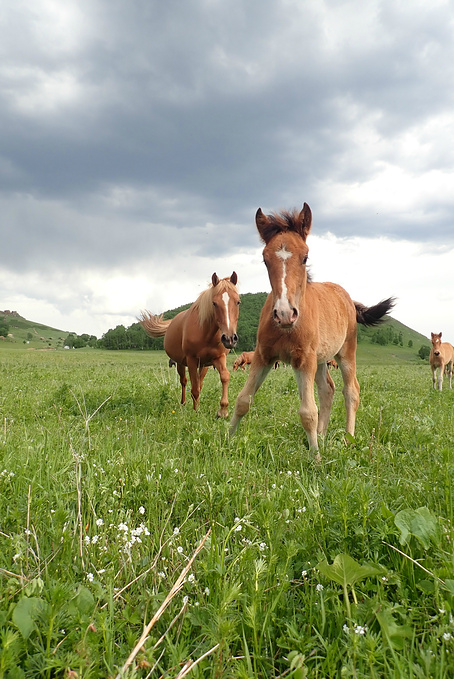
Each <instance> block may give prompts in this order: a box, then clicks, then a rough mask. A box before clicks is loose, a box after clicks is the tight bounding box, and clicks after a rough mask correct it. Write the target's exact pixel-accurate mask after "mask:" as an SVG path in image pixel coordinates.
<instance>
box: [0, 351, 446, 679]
mask: <svg viewBox="0 0 454 679" xmlns="http://www.w3.org/2000/svg"><path fill="white" fill-rule="evenodd" d="M230 362H231V361H230ZM332 374H333V378H334V379H335V381H336V385H337V387H338V390H337V393H336V396H335V402H334V407H333V413H332V418H331V423H330V427H329V431H328V435H327V437H326V440H325V441H324V442H323V443H322V449H321V452H322V463H321V464H320V465H317V464H315V462H314V459H313V456H312V455H311V454H310V453H309V451H308V449H307V445H306V438H305V435H304V432H303V430H302V428H301V424H300V422H299V418H298V414H297V410H298V398H297V389H296V384H295V380H294V377H293V373H292V371H291V370H290V369H289V368H280V369H279V370H276V371H272V373H271V374H270V376H269V377H268V379H267V380H266V382H265V383H264V385H263V386H262V388H261V389H260V391H259V392H258V394H257V396H256V399H255V402H254V404H253V407H252V408H251V411H250V413H249V415H248V416H247V417H245V418H244V419H243V421H242V422H241V425H240V428H239V431H238V434H237V436H236V437H235V438H234V439H232V440H230V441H229V440H228V438H227V429H228V423H227V422H224V421H220V420H216V419H215V413H216V411H217V408H218V403H219V399H220V383H219V378H218V375H217V373H215V372H214V371H212V370H210V371H209V372H208V374H207V377H206V380H205V384H204V388H203V391H202V396H201V401H200V409H199V411H198V412H197V413H195V412H194V411H193V410H192V407H191V404H190V403H187V404H186V406H181V405H180V404H179V400H180V387H179V384H178V380H177V374H176V372H175V369H169V368H168V367H167V360H166V357H165V355H164V354H162V353H158V352H149V353H140V354H139V353H138V354H134V353H128V354H120V353H115V354H114V353H107V352H101V351H96V352H95V351H91V352H89V351H87V352H79V351H71V352H68V351H67V352H52V353H39V352H29V353H24V352H21V353H19V352H17V353H16V352H13V351H8V352H3V353H0V455H1V463H0V578H1V579H0V582H1V589H0V601H1V606H0V678H1V677H5V678H16V677H36V676H40V677H41V676H42V677H58V676H67V677H72V678H75V677H84V678H85V677H93V678H94V677H96V678H99V677H114V676H117V675H118V674H120V676H122V675H123V676H128V677H132V676H134V677H177V676H186V675H185V674H184V672H185V671H186V670H184V668H185V667H187V669H188V671H189V676H192V677H202V676H203V677H232V678H236V677H238V678H240V677H241V678H242V677H274V678H277V677H295V678H296V679H301V678H304V677H320V678H321V677H339V676H341V677H356V678H361V677H386V678H388V677H415V678H419V677H436V678H441V677H451V676H454V656H453V652H454V619H453V596H454V564H453V539H454V532H453V494H452V478H453V471H454V469H453V468H454V455H453V444H452V432H453V431H454V421H453V412H454V411H453V405H454V396H453V392H452V391H449V390H448V389H447V384H445V390H444V391H443V392H442V393H440V392H436V391H434V390H432V387H431V376H430V370H429V368H428V366H427V365H423V364H417V363H415V364H400V365H395V364H389V365H383V364H376V365H368V364H361V365H360V367H359V369H358V378H359V381H360V384H361V399H362V400H361V406H360V409H359V411H358V420H357V431H356V436H355V438H354V439H351V440H350V441H348V442H347V441H346V440H345V436H344V434H343V428H344V424H345V415H344V408H343V402H342V396H341V384H340V375H339V374H338V371H335V372H334V373H332ZM246 376H247V373H243V372H241V371H239V372H237V373H233V374H232V378H231V383H230V384H231V386H230V400H231V408H230V410H232V409H233V403H234V400H235V397H236V395H237V393H238V392H239V390H240V389H241V387H242V385H243V384H244V381H245V379H246ZM209 531H210V533H209V535H208V537H207V539H206V542H205V544H204V547H203V549H202V550H201V551H200V553H199V554H198V555H197V557H196V558H195V560H194V563H193V564H192V567H191V569H190V570H189V571H188V573H187V575H186V577H185V582H184V585H183V587H182V588H181V589H180V590H179V591H178V592H177V593H176V594H175V595H174V596H172V597H171V601H170V604H169V606H168V607H167V608H166V610H165V611H164V612H163V613H162V615H160V616H159V617H158V619H157V620H156V623H155V624H154V625H153V626H152V628H151V630H150V633H149V636H148V638H147V640H146V641H145V643H144V644H143V646H142V647H141V648H140V650H139V651H138V653H137V656H136V657H135V659H134V660H133V662H131V664H130V665H129V666H128V668H127V669H125V670H124V672H123V670H122V668H123V667H124V666H125V662H126V660H127V658H128V656H129V654H130V652H131V651H132V650H133V649H134V648H135V646H136V644H137V641H138V640H139V638H140V636H141V634H142V631H143V629H144V628H145V626H146V625H147V624H148V623H149V622H150V621H151V620H152V618H153V615H154V614H155V613H156V611H158V610H159V607H160V606H161V604H162V603H163V601H164V600H165V598H166V597H167V596H168V594H169V592H171V590H172V586H173V585H174V583H175V582H176V581H177V579H178V577H179V575H180V573H181V572H182V570H183V569H184V568H185V566H186V565H187V564H188V560H189V559H190V558H191V557H192V555H193V554H194V551H195V550H196V548H197V546H198V544H199V542H200V541H201V539H202V538H204V536H206V535H207V533H208V532H209ZM188 661H192V662H193V663H194V664H193V665H192V666H191V667H189V666H188V665H187V663H188Z"/></svg>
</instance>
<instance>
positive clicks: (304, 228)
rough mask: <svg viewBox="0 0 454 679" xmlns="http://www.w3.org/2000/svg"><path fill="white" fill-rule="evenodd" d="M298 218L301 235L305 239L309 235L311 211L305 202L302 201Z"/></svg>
mask: <svg viewBox="0 0 454 679" xmlns="http://www.w3.org/2000/svg"><path fill="white" fill-rule="evenodd" d="M299 218H300V228H301V237H302V238H303V240H306V238H307V237H308V235H309V231H310V230H311V226H312V211H311V209H310V207H309V205H308V204H307V203H304V205H303V209H302V210H301V212H300V214H299Z"/></svg>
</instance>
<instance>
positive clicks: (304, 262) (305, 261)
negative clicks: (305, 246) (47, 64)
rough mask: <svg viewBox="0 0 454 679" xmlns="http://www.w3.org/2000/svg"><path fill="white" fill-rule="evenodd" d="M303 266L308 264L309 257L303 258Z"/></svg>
mask: <svg viewBox="0 0 454 679" xmlns="http://www.w3.org/2000/svg"><path fill="white" fill-rule="evenodd" d="M303 264H307V255H306V256H305V257H303Z"/></svg>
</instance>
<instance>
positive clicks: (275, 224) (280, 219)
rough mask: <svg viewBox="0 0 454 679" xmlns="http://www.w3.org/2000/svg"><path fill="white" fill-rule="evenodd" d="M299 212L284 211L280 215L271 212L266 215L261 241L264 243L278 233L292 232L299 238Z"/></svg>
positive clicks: (295, 210)
mask: <svg viewBox="0 0 454 679" xmlns="http://www.w3.org/2000/svg"><path fill="white" fill-rule="evenodd" d="M300 212H301V211H300V210H297V209H296V208H294V209H293V210H284V211H282V212H280V213H277V212H272V213H271V214H270V215H267V221H266V225H264V226H263V227H262V228H263V236H262V240H263V241H264V242H265V243H268V241H269V240H270V239H271V238H273V236H275V235H276V234H278V233H283V232H286V231H293V232H294V233H297V234H298V235H300V236H301V216H300Z"/></svg>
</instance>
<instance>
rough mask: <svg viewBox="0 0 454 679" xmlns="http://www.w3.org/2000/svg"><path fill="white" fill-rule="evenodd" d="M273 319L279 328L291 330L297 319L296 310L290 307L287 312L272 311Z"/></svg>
mask: <svg viewBox="0 0 454 679" xmlns="http://www.w3.org/2000/svg"><path fill="white" fill-rule="evenodd" d="M273 318H274V320H275V321H276V323H277V324H278V325H280V326H281V328H292V327H293V326H294V325H295V322H296V320H297V318H298V309H295V308H294V307H290V308H289V309H288V310H287V309H286V310H285V311H282V310H281V309H279V310H277V309H276V308H275V309H274V310H273Z"/></svg>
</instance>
